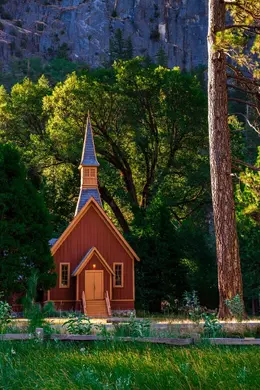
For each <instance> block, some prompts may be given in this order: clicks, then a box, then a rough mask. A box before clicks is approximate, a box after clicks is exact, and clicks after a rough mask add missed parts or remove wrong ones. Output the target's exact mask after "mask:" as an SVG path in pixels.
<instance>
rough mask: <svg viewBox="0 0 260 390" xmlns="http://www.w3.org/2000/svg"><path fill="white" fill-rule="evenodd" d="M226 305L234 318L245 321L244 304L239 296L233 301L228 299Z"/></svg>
mask: <svg viewBox="0 0 260 390" xmlns="http://www.w3.org/2000/svg"><path fill="white" fill-rule="evenodd" d="M225 304H226V305H227V307H228V308H229V310H230V312H231V314H232V315H233V317H234V318H236V319H237V320H238V321H242V320H243V314H244V307H243V302H242V301H241V298H240V296H239V295H238V294H237V295H235V296H234V297H233V298H231V299H226V301H225Z"/></svg>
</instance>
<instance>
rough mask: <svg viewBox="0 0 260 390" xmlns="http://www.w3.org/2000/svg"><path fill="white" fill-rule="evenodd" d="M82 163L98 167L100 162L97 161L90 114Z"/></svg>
mask: <svg viewBox="0 0 260 390" xmlns="http://www.w3.org/2000/svg"><path fill="white" fill-rule="evenodd" d="M80 165H85V166H89V167H98V166H99V162H98V161H97V156H96V151H95V145H94V139H93V131H92V127H91V122H90V116H89V115H88V120H87V126H86V133H85V139H84V145H83V150H82V156H81V161H80Z"/></svg>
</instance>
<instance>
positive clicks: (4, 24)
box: [0, 0, 207, 69]
mask: <svg viewBox="0 0 260 390" xmlns="http://www.w3.org/2000/svg"><path fill="white" fill-rule="evenodd" d="M0 15H1V18H0V61H1V65H2V69H4V68H5V67H8V64H9V63H10V61H11V60H12V59H13V58H26V57H31V56H35V57H37V56H38V57H44V58H47V59H48V58H51V57H53V56H56V55H57V54H58V55H59V54H60V53H62V54H63V55H64V54H66V56H67V57H68V58H70V59H71V60H73V61H80V62H84V63H87V64H89V66H90V67H97V66H100V65H102V64H104V63H106V62H107V61H109V58H111V50H112V48H111V42H115V39H117V38H116V37H117V36H118V31H119V30H120V31H121V32H122V39H123V42H127V43H128V45H130V46H131V50H132V51H133V55H149V56H150V57H152V58H155V57H156V56H157V55H158V52H159V51H160V50H161V49H163V50H164V52H165V54H166V56H167V58H168V65H169V66H180V67H181V68H182V69H191V68H194V67H197V66H199V65H202V64H205V63H206V57H207V48H206V44H207V43H206V37H207V0H56V1H49V0H10V1H8V0H0ZM120 44H121V42H119V45H120Z"/></svg>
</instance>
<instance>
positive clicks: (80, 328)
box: [63, 314, 92, 334]
mask: <svg viewBox="0 0 260 390" xmlns="http://www.w3.org/2000/svg"><path fill="white" fill-rule="evenodd" d="M63 326H66V327H67V331H68V332H69V333H70V334H91V331H92V324H91V322H90V319H89V318H88V317H87V316H85V315H79V316H78V317H76V316H75V315H74V314H72V315H71V318H70V319H69V320H68V321H66V322H64V324H63Z"/></svg>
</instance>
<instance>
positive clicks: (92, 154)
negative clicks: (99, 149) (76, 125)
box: [75, 115, 102, 216]
mask: <svg viewBox="0 0 260 390" xmlns="http://www.w3.org/2000/svg"><path fill="white" fill-rule="evenodd" d="M98 166H99V162H98V161H97V156H96V151H95V144H94V139H93V131H92V127H91V122H90V116H89V115H88V120H87V126H86V133H85V139H84V144H83V150H82V156H81V161H80V166H79V169H80V178H81V185H80V194H79V198H78V203H77V207H76V211H75V216H76V215H77V214H78V213H79V212H80V210H81V209H82V207H83V206H84V205H85V204H86V203H87V201H88V200H89V199H90V198H91V197H93V198H94V199H95V201H96V202H97V203H99V205H100V206H102V204H101V199H100V194H99V190H98V181H97V168H98Z"/></svg>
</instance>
